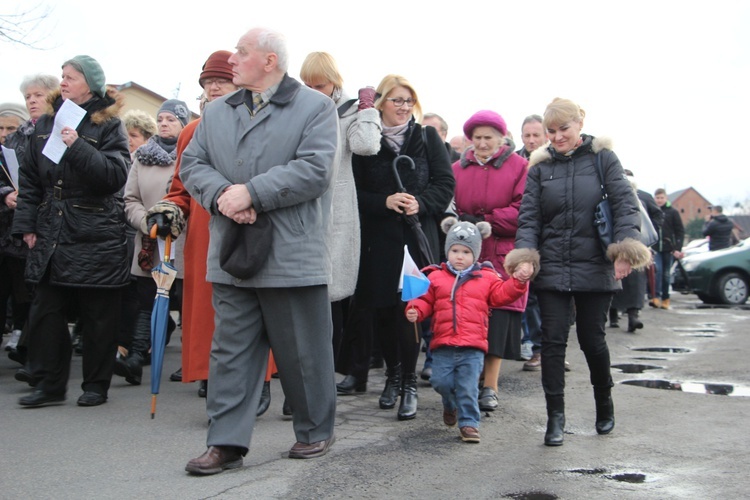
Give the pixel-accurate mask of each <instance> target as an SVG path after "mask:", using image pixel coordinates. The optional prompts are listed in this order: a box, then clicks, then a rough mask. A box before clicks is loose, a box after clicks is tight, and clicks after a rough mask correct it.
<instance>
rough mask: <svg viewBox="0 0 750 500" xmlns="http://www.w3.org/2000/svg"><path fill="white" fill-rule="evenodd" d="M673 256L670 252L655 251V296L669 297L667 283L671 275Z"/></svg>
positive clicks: (659, 297)
mask: <svg viewBox="0 0 750 500" xmlns="http://www.w3.org/2000/svg"><path fill="white" fill-rule="evenodd" d="M673 260H674V257H673V256H672V253H671V252H656V255H654V267H656V298H657V299H668V298H669V283H670V281H671V280H670V278H671V277H672V261H673Z"/></svg>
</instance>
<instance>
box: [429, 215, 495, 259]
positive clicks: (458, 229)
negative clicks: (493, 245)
mask: <svg viewBox="0 0 750 500" xmlns="http://www.w3.org/2000/svg"><path fill="white" fill-rule="evenodd" d="M440 226H441V227H442V228H443V232H444V233H445V235H446V236H445V255H448V251H449V250H450V248H451V247H452V246H453V245H463V246H465V247H468V248H469V249H470V250H471V253H473V254H474V262H476V261H477V259H479V254H481V253H482V240H483V239H484V238H486V237H488V236H489V235H490V233H491V232H492V226H490V223H489V222H485V221H482V222H478V223H477V224H476V225H474V224H472V223H471V222H466V221H462V222H459V221H458V219H456V218H455V217H448V218H446V219H443V222H441V223H440Z"/></svg>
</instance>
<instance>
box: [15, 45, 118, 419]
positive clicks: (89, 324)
mask: <svg viewBox="0 0 750 500" xmlns="http://www.w3.org/2000/svg"><path fill="white" fill-rule="evenodd" d="M62 69H63V73H62V76H63V79H62V83H61V85H60V94H55V95H52V96H50V99H49V101H48V102H50V104H51V109H50V112H49V113H48V114H46V115H44V116H42V117H41V118H40V119H39V120H38V121H37V124H36V129H35V131H34V134H33V135H32V136H31V141H30V143H29V148H28V150H27V153H26V161H25V162H24V164H23V168H22V169H21V172H20V189H19V197H18V199H19V203H18V209H17V211H16V216H15V220H14V222H13V233H14V235H16V236H17V237H20V236H23V239H24V241H25V242H26V244H27V245H28V246H29V248H30V252H29V256H28V262H27V266H26V280H27V281H28V282H31V283H33V284H35V285H36V292H35V296H34V300H33V302H32V305H31V311H30V313H29V325H28V328H29V335H30V338H29V358H30V361H31V364H32V366H34V377H35V378H36V379H37V380H38V384H37V385H36V389H35V391H34V392H33V393H32V394H30V395H28V396H25V397H22V398H21V399H20V401H19V404H21V405H22V406H26V407H37V406H44V405H48V404H54V403H59V402H62V401H63V400H64V399H65V393H66V391H67V384H68V377H69V374H70V357H71V352H72V351H71V349H72V346H71V340H70V334H69V332H68V324H67V318H66V314H65V312H66V310H67V309H68V308H70V307H74V308H76V309H77V311H78V313H79V316H80V319H81V320H82V322H83V332H82V333H83V341H84V351H83V384H82V388H83V391H84V393H83V395H82V396H81V397H80V398H79V399H78V405H79V406H97V405H100V404H102V403H104V402H105V401H106V400H107V391H108V390H109V385H110V380H111V378H112V371H113V367H114V361H115V352H116V349H117V346H116V341H115V333H116V332H117V329H118V325H119V311H120V307H119V304H120V291H121V287H123V286H124V285H126V284H127V283H128V281H129V279H130V276H129V274H130V273H129V269H128V267H129V262H128V260H127V255H128V254H127V244H126V240H125V215H124V205H123V201H122V196H121V194H120V190H121V189H122V188H123V186H124V185H125V180H126V179H127V175H128V166H129V161H130V153H129V151H128V139H127V135H126V133H125V129H124V127H123V126H122V123H121V122H120V119H119V118H118V117H117V116H118V113H119V110H120V108H121V107H122V104H121V103H120V102H118V101H117V100H116V99H115V97H114V96H115V94H114V91H110V93H108V92H107V90H106V86H105V78H104V72H103V71H102V68H101V66H100V65H99V63H98V62H97V61H96V60H94V59H92V58H91V57H89V56H76V57H74V58H73V59H71V60H69V61H67V62H65V63H64V64H63V66H62ZM66 100H70V101H71V102H72V103H75V104H77V105H78V106H80V107H81V108H83V110H85V112H86V114H85V116H84V117H83V119H82V121H81V122H80V123H79V124H78V126H76V127H75V128H73V127H70V126H64V127H62V130H60V131H58V130H54V129H53V125H54V124H55V123H54V122H55V117H56V115H57V114H58V111H59V109H60V107H61V106H62V105H63V103H64V101H66ZM53 134H56V135H57V138H56V139H59V140H62V144H63V148H64V153H63V155H62V157H61V158H60V159H59V160H58V161H53V160H52V159H50V158H49V157H47V156H46V155H45V154H44V153H45V152H43V151H44V148H45V146H46V145H47V144H48V143H49V142H50V141H51V140H52V139H53V138H54V137H53Z"/></svg>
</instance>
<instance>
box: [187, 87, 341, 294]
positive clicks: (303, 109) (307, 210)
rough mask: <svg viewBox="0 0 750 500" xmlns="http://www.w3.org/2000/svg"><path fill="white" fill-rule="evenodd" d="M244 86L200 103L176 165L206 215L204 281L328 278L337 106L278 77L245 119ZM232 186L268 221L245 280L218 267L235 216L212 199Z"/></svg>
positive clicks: (273, 282)
mask: <svg viewBox="0 0 750 500" xmlns="http://www.w3.org/2000/svg"><path fill="white" fill-rule="evenodd" d="M246 92H249V91H247V90H240V91H237V92H235V93H233V94H229V95H226V96H223V97H221V98H220V99H217V100H215V101H213V102H211V103H210V104H209V105H208V106H206V108H205V110H204V112H203V116H202V119H201V122H200V124H199V125H198V127H197V128H196V130H195V135H194V136H193V139H192V141H190V144H189V145H188V147H187V148H186V149H185V151H184V153H183V155H182V160H181V163H180V179H181V180H182V182H183V184H184V185H185V187H186V188H187V190H188V191H189V192H190V194H191V196H193V198H195V199H196V200H197V201H198V203H200V204H201V206H203V208H205V209H206V210H207V211H208V212H209V213H210V214H211V221H210V223H209V232H210V242H209V246H208V262H207V264H208V273H207V280H208V281H210V282H212V283H222V284H228V285H234V286H239V287H253V288H269V287H271V288H273V287H301V286H313V285H323V284H328V281H329V277H330V274H331V262H330V255H329V249H328V246H327V234H328V229H329V227H328V225H329V222H330V211H331V191H330V190H329V187H330V184H331V179H332V177H333V174H334V160H335V155H336V148H337V146H338V119H337V115H336V106H335V104H334V102H333V101H332V100H331V99H330V98H328V97H326V96H324V95H323V94H321V93H320V92H317V91H315V90H312V89H308V88H307V87H305V86H303V85H301V84H300V83H299V82H297V81H296V80H294V79H293V78H290V77H289V76H288V75H284V79H283V80H282V81H281V84H280V85H279V88H278V90H277V91H276V93H275V94H274V95H273V96H272V97H271V102H270V103H269V104H268V105H267V106H265V107H264V108H262V109H261V110H260V111H259V113H258V114H257V115H256V116H255V117H254V118H252V119H251V117H250V113H249V112H248V109H247V107H246V106H245V104H244V100H245V93H246ZM232 184H244V185H245V186H246V187H247V189H248V191H249V192H250V196H251V197H252V200H253V206H254V208H255V209H256V210H257V211H258V212H265V213H267V214H268V216H269V218H270V219H271V223H272V225H273V244H272V247H271V250H270V251H269V255H268V260H266V262H265V264H264V265H263V267H262V268H261V269H260V271H259V272H258V273H257V274H256V275H254V276H252V277H251V278H249V279H246V280H239V279H237V278H234V277H233V276H231V275H229V274H228V273H226V272H224V271H223V270H222V269H221V267H220V266H219V249H220V245H221V240H222V237H223V235H225V234H226V232H227V228H228V227H229V225H230V224H232V223H233V222H232V221H231V219H229V218H227V217H225V216H224V215H222V214H221V213H220V212H219V210H218V207H217V203H216V200H217V199H218V198H219V195H221V193H222V192H223V190H224V189H226V188H227V187H229V186H230V185H232Z"/></svg>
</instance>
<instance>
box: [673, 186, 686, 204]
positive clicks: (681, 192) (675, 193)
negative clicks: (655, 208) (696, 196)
mask: <svg viewBox="0 0 750 500" xmlns="http://www.w3.org/2000/svg"><path fill="white" fill-rule="evenodd" d="M688 189H690V188H685V189H680V190H679V191H675V192H674V193H670V194H668V195H667V199H668V200H669V203H674V200H676V199H677V198H679V197H680V196H682V195H683V193H685V191H687V190H688Z"/></svg>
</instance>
